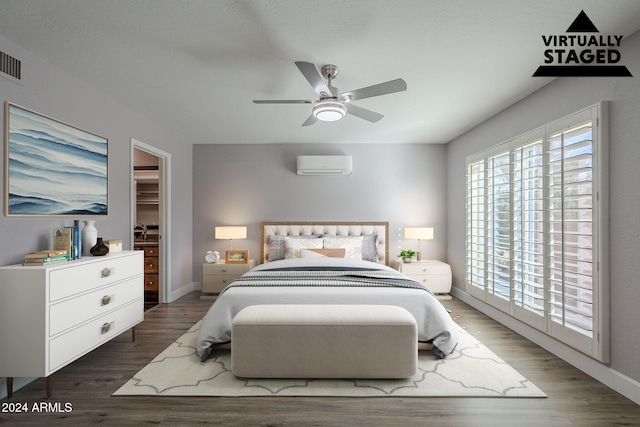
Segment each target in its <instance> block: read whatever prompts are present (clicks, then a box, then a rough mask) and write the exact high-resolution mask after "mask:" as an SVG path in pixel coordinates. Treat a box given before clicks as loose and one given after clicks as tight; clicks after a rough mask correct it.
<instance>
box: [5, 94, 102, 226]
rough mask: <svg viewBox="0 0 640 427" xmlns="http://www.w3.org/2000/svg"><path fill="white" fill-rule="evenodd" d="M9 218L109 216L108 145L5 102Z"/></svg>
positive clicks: (6, 189)
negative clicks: (32, 216) (14, 216)
mask: <svg viewBox="0 0 640 427" xmlns="http://www.w3.org/2000/svg"><path fill="white" fill-rule="evenodd" d="M4 157H5V183H4V210H5V215H7V216H13V215H16V216H24V215H52V216H60V215H73V216H82V215H107V206H108V188H109V185H108V141H107V139H106V138H103V137H101V136H98V135H95V134H92V133H90V132H87V131H85V130H82V129H79V128H77V127H75V126H71V125H69V124H66V123H63V122H61V121H59V120H56V119H53V118H51V117H47V116H44V115H42V114H38V113H36V112H34V111H31V110H28V109H26V108H23V107H20V106H18V105H15V104H12V103H10V102H5V156H4Z"/></svg>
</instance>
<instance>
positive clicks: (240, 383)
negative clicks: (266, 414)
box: [113, 322, 546, 397]
mask: <svg viewBox="0 0 640 427" xmlns="http://www.w3.org/2000/svg"><path fill="white" fill-rule="evenodd" d="M199 326H200V322H198V323H196V324H195V325H194V326H193V327H191V329H189V331H187V332H186V333H185V334H184V335H182V336H181V337H180V338H178V339H177V340H176V341H175V342H174V343H173V344H171V345H170V346H169V347H167V348H166V349H165V350H164V351H163V352H162V353H160V354H159V355H158V356H157V357H156V358H155V359H153V360H152V361H151V362H150V363H149V364H148V365H147V366H145V367H144V368H142V369H141V370H140V371H139V372H138V373H137V374H136V375H135V376H134V377H133V378H131V379H130V380H129V381H128V382H127V383H126V384H124V385H123V386H122V387H121V388H120V389H118V390H117V391H116V392H115V393H113V395H114V396H132V395H145V396H149V395H152V396H153V395H155V396H341V397H387V396H404V397H465V396H474V397H546V394H544V393H543V392H542V391H541V390H540V389H539V388H538V387H536V386H535V385H534V384H532V383H531V382H530V381H529V380H527V379H526V378H524V377H523V376H522V375H520V374H519V373H518V372H517V371H516V370H515V369H513V368H512V367H511V366H509V365H508V364H507V363H505V362H504V361H503V360H501V359H500V358H499V357H498V356H496V355H495V354H494V353H493V352H492V351H491V350H489V349H488V348H487V347H485V346H484V345H483V344H482V343H481V342H480V341H478V340H477V339H475V338H474V337H473V336H471V335H469V333H467V332H466V331H465V330H464V329H462V328H460V342H459V344H458V347H457V348H456V350H455V351H454V352H453V353H452V354H451V355H449V356H448V357H447V358H446V359H444V360H441V359H437V358H435V356H434V355H433V354H431V353H430V352H426V351H421V352H420V356H419V358H418V371H417V372H416V375H414V376H413V377H412V378H408V379H400V380H389V379H383V380H368V379H367V380H356V379H354V380H327V379H310V380H298V379H287V380H279V379H240V378H238V377H236V376H235V375H233V373H232V372H231V356H230V351H229V350H217V351H214V352H213V353H212V357H211V358H209V359H208V360H207V361H206V362H204V363H201V362H200V358H199V357H198V356H197V355H196V352H195V345H196V338H197V335H198V328H199Z"/></svg>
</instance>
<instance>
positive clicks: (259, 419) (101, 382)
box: [0, 293, 640, 427]
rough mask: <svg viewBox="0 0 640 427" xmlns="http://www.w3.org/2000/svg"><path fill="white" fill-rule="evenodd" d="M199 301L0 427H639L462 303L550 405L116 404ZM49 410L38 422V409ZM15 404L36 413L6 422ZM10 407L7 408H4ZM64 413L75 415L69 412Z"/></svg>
mask: <svg viewBox="0 0 640 427" xmlns="http://www.w3.org/2000/svg"><path fill="white" fill-rule="evenodd" d="M210 304H211V301H201V300H200V299H199V293H192V294H190V295H187V296H185V297H183V298H181V299H180V300H178V301H176V302H174V303H172V304H162V305H160V306H158V307H156V308H154V309H152V310H150V311H148V312H146V313H145V321H144V322H143V323H142V324H141V325H139V326H138V327H137V328H136V342H131V334H129V333H124V334H122V335H120V336H119V337H117V338H115V339H114V340H112V341H111V342H109V343H107V344H105V345H103V346H102V347H100V348H98V349H96V350H95V351H93V352H92V353H90V354H88V355H86V356H84V357H83V358H81V359H80V360H78V361H76V362H74V363H72V364H71V365H69V366H67V367H66V368H64V369H62V370H60V371H58V372H57V373H56V374H54V381H53V397H52V398H51V399H50V400H46V398H45V397H46V387H45V380H44V379H38V380H36V381H34V382H32V383H30V384H29V385H27V386H26V387H24V388H22V389H20V390H17V391H15V392H14V394H13V397H12V399H10V400H7V399H3V400H2V401H0V405H2V409H3V411H0V424H6V425H20V426H27V425H34V426H35V425H65V426H66V425H72V426H75V425H77V426H87V425H93V424H98V423H99V424H102V425H107V426H111V425H114V426H129V425H136V426H140V425H145V424H156V425H158V424H159V425H168V426H186V425H196V424H211V425H221V426H394V427H395V426H422V425H438V426H562V425H580V426H614V425H635V426H637V425H640V406H639V405H636V404H635V403H634V402H632V401H630V400H629V399H627V398H625V397H623V396H621V395H620V394H618V393H616V392H614V391H612V390H611V389H609V388H608V387H606V386H604V385H602V384H601V383H599V382H597V381H595V380H593V379H592V378H590V377H589V376H587V375H585V374H583V373H582V372H580V371H578V370H577V369H575V368H573V367H572V366H570V365H569V364H567V363H565V362H564V361H562V360H560V359H558V358H557V357H555V356H553V355H551V354H550V353H548V352H547V351H545V350H543V349H541V348H540V347H538V346H536V345H535V344H532V343H531V342H529V341H527V340H525V339H523V338H521V337H520V336H519V335H517V334H515V333H513V332H511V331H510V330H509V329H507V328H505V327H503V326H501V325H500V324H498V323H497V322H495V321H493V320H491V319H490V318H488V317H487V316H485V315H483V314H481V313H479V312H478V311H476V310H475V309H473V308H471V307H469V306H467V305H466V304H464V303H463V302H461V301H459V300H456V299H454V300H452V301H444V304H445V306H446V307H448V308H450V309H451V310H452V311H453V313H452V316H453V317H454V320H455V321H456V322H457V323H458V324H460V325H461V326H463V327H464V328H465V329H467V330H468V331H469V332H471V333H472V334H473V335H474V336H476V337H477V338H478V339H479V340H480V341H482V342H483V343H484V344H485V345H487V346H488V347H489V348H490V349H492V350H493V351H494V352H495V353H496V354H497V355H498V356H500V357H501V358H502V359H504V360H505V361H506V362H508V363H509V364H511V365H512V366H513V367H514V368H515V369H516V370H518V371H519V372H520V373H522V374H523V375H524V376H525V377H527V378H528V379H529V380H531V381H532V382H533V383H534V384H536V385H537V386H538V387H540V388H541V389H542V390H543V391H544V392H545V393H547V395H548V396H549V397H548V398H546V399H540V398H538V399H521V398H346V399H345V398H308V397H307V398H292V397H257V398H247V397H241V398H240V397H236V398H216V397H144V396H142V397H137V396H135V397H111V394H112V393H113V392H114V391H115V390H117V389H118V388H119V387H120V386H121V385H122V384H124V383H125V382H126V381H127V380H128V379H129V378H130V377H132V376H133V375H134V374H135V373H136V372H137V371H138V370H139V369H141V368H142V367H143V366H145V365H146V364H147V363H148V362H149V361H151V359H153V358H154V357H155V356H156V355H157V354H158V353H160V352H161V351H162V350H164V349H165V348H166V347H167V346H168V345H169V344H170V343H171V342H172V341H173V340H174V339H175V338H177V337H179V336H180V335H181V334H182V333H183V332H185V331H186V330H187V329H188V328H189V327H191V326H192V325H193V324H194V323H195V322H196V321H198V320H199V319H200V318H201V317H202V316H203V315H204V314H205V312H206V310H207V308H208V306H209V305H210ZM40 402H48V403H47V404H48V405H49V409H50V410H51V409H54V410H56V409H61V410H62V411H54V412H45V413H34V412H31V411H32V409H33V405H34V404H36V405H40ZM8 403H19V404H21V405H24V404H26V406H27V407H28V408H29V413H18V414H16V413H11V414H10V413H6V412H4V411H6V410H7V406H8ZM5 404H7V405H5ZM65 409H71V410H70V411H69V412H64V410H65Z"/></svg>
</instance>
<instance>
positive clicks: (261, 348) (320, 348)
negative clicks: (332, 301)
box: [231, 304, 418, 378]
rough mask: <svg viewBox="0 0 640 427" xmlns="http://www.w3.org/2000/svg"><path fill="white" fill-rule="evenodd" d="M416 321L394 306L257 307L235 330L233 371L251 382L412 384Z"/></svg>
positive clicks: (245, 313)
mask: <svg viewBox="0 0 640 427" xmlns="http://www.w3.org/2000/svg"><path fill="white" fill-rule="evenodd" d="M417 330H418V329H417V326H416V320H415V319H414V317H413V316H412V315H411V314H410V313H409V312H408V311H407V310H405V309H404V308H402V307H397V306H391V305H346V304H345V305H315V304H312V305H293V304H292V305H283V304H276V305H253V306H249V307H246V308H244V309H242V310H241V311H240V312H239V313H238V314H237V315H236V316H235V317H234V318H233V323H232V329H231V370H232V371H233V373H234V374H235V375H237V376H239V377H245V378H407V377H411V376H412V375H414V374H415V372H416V367H417V363H418V347H417V341H418V332H417Z"/></svg>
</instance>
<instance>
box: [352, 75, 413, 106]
mask: <svg viewBox="0 0 640 427" xmlns="http://www.w3.org/2000/svg"><path fill="white" fill-rule="evenodd" d="M403 90H407V83H406V82H405V81H404V80H402V79H395V80H391V81H388V82H385V83H380V84H377V85H373V86H368V87H363V88H361V89H356V90H352V91H349V92H344V93H341V94H340V99H341V100H343V101H345V102H351V101H356V100H358V99H364V98H371V97H373V96H380V95H387V94H390V93H395V92H402V91H403Z"/></svg>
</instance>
